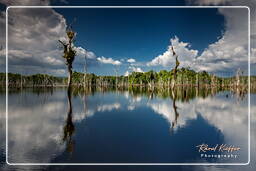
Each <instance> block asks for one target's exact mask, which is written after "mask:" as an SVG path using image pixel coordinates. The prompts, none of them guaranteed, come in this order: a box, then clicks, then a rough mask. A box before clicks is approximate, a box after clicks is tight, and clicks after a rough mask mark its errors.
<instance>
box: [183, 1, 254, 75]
mask: <svg viewBox="0 0 256 171" xmlns="http://www.w3.org/2000/svg"><path fill="white" fill-rule="evenodd" d="M187 2H188V3H189V4H193V5H195V4H196V5H229V6H232V5H233V6H248V7H249V8H250V16H251V17H250V18H251V21H250V38H251V49H250V50H251V60H250V62H251V64H252V65H251V72H252V74H256V70H255V68H256V53H255V51H256V20H255V17H256V1H255V0H246V1H233V0H195V1H192V0H187ZM219 12H220V14H222V15H223V16H224V17H225V20H226V31H225V33H224V35H223V37H222V39H221V40H219V41H218V42H215V43H214V44H213V45H212V47H217V48H216V50H214V49H213V48H212V47H210V46H209V48H208V49H207V50H206V51H207V52H206V53H205V54H203V55H202V58H203V57H204V56H207V55H209V54H210V51H213V52H215V51H218V52H219V51H223V53H224V54H225V55H228V54H227V52H225V49H229V50H230V51H229V52H230V53H231V54H232V56H233V58H234V59H233V58H232V61H233V62H231V63H229V64H225V65H226V67H227V68H232V67H233V68H237V67H241V68H243V69H244V70H245V71H246V70H247V62H246V61H245V58H246V59H247V58H248V55H247V53H246V52H245V51H246V50H247V47H248V44H247V40H248V39H247V38H248V32H247V29H248V20H247V9H246V8H244V9H228V8H220V9H219ZM236 47H239V48H240V50H241V51H240V52H232V48H236ZM237 51H238V50H237ZM242 51H243V52H242ZM239 58H243V59H244V61H243V62H240V61H239ZM223 63H225V62H223ZM238 63H240V65H239V64H238ZM215 65H216V64H215ZM238 65H239V66H238ZM204 67H206V68H209V67H210V66H209V65H206V66H204ZM216 67H217V66H213V68H216Z"/></svg>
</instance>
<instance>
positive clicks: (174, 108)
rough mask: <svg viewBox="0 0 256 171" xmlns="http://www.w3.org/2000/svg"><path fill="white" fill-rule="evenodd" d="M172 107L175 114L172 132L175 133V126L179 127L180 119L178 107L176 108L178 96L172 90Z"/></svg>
mask: <svg viewBox="0 0 256 171" xmlns="http://www.w3.org/2000/svg"><path fill="white" fill-rule="evenodd" d="M172 107H173V110H174V114H175V119H174V121H172V127H171V131H172V132H173V128H174V127H175V125H177V121H178V117H179V113H178V111H177V108H178V107H177V106H176V95H175V93H174V91H173V90H172Z"/></svg>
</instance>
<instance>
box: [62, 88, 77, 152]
mask: <svg viewBox="0 0 256 171" xmlns="http://www.w3.org/2000/svg"><path fill="white" fill-rule="evenodd" d="M67 95H68V96H67V97H68V112H67V119H66V124H65V126H64V128H63V133H64V134H63V139H62V140H63V142H66V150H67V151H68V152H70V153H72V152H73V150H74V140H72V135H73V134H74V132H75V126H74V123H73V121H72V88H71V87H69V88H68V91H67Z"/></svg>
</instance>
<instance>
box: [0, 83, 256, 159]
mask: <svg viewBox="0 0 256 171" xmlns="http://www.w3.org/2000/svg"><path fill="white" fill-rule="evenodd" d="M251 96H252V97H251V98H253V99H255V95H254V94H252V95H251ZM0 98H1V100H0V102H1V106H4V98H5V95H4V94H1V96H0ZM68 102H69V101H68V95H67V90H66V89H61V88H58V89H25V90H23V91H13V90H11V91H10V93H9V113H8V136H9V138H8V150H9V151H8V161H9V162H10V163H205V162H209V163H246V162H247V161H248V136H247V135H248V95H244V96H242V97H241V96H237V95H236V94H234V93H232V92H230V91H220V92H217V91H215V92H212V91H206V90H205V91H204V92H197V91H196V90H195V89H191V90H186V91H184V90H179V91H177V92H171V91H163V90H162V91H161V89H160V90H157V91H154V92H152V91H147V90H144V89H130V90H122V91H115V90H87V91H76V90H74V91H73V93H72V97H71V99H70V102H71V103H72V104H71V108H70V107H69V105H68V104H69V103H68ZM70 109H72V110H70ZM1 110H2V108H1ZM1 113H3V111H1ZM202 143H206V144H208V145H209V146H214V145H216V144H219V145H220V144H227V145H234V146H236V147H240V148H241V149H240V150H239V151H236V152H232V154H233V155H237V158H227V157H226V158H224V157H222V158H205V157H201V154H202V153H200V152H198V148H197V147H196V146H197V145H200V144H202ZM1 145H2V146H4V145H5V144H3V143H2V144H1ZM1 149H3V147H2V148H1ZM207 154H228V153H227V152H218V153H213V152H207ZM4 155H5V154H4V150H2V151H1V160H3V159H4Z"/></svg>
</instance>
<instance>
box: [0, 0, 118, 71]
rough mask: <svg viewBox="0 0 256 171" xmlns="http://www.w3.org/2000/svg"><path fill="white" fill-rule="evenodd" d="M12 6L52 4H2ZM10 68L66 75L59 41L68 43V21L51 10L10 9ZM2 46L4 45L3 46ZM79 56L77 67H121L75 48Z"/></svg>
mask: <svg viewBox="0 0 256 171" xmlns="http://www.w3.org/2000/svg"><path fill="white" fill-rule="evenodd" d="M0 3H2V4H5V5H7V6H9V5H49V4H50V3H49V1H40V3H39V1H30V0H26V1H22V3H19V2H16V1H15V2H14V1H5V0H4V1H1V2H0ZM5 15H6V14H5V12H4V11H1V12H0V25H1V28H2V27H3V28H5ZM8 21H9V23H8V43H9V48H8V66H9V67H8V68H9V72H14V73H22V74H35V73H47V74H54V75H56V74H58V75H59V74H61V75H63V74H65V69H66V66H65V63H64V59H63V58H62V55H63V51H62V46H61V45H60V43H59V42H58V40H66V27H67V24H66V20H65V18H64V17H63V16H62V15H61V14H59V13H57V12H56V11H55V10H54V9H50V8H44V9H42V8H41V9H40V8H35V9H34V8H33V9H32V8H10V9H9V10H8ZM0 35H1V37H0V45H3V48H1V49H0V59H1V60H0V65H1V67H0V68H1V70H0V72H4V71H5V65H6V63H5V52H6V51H5V46H4V45H5V31H3V32H2V31H1V32H0ZM1 47H2V46H1ZM75 50H76V52H77V53H76V54H77V55H76V57H75V61H74V64H73V67H74V68H76V69H79V68H81V66H82V65H84V62H85V61H84V60H85V57H86V60H87V65H88V66H91V65H97V64H98V63H99V62H100V63H106V64H109V63H111V64H113V65H121V62H120V61H118V60H114V59H112V58H105V57H100V58H97V56H96V54H95V53H94V52H92V51H89V50H86V49H85V48H83V47H81V46H79V47H75Z"/></svg>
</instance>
